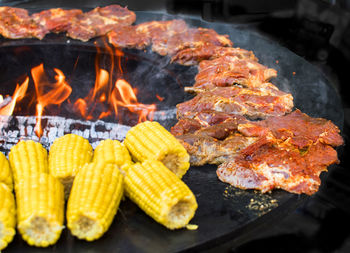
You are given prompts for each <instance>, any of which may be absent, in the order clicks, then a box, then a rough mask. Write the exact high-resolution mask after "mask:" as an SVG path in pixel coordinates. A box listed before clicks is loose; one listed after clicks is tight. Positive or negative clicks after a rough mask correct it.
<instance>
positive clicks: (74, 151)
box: [49, 134, 93, 197]
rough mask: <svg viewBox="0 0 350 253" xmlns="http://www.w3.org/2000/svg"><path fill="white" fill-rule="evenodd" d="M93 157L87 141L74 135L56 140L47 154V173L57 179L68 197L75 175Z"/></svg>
mask: <svg viewBox="0 0 350 253" xmlns="http://www.w3.org/2000/svg"><path fill="white" fill-rule="evenodd" d="M92 155H93V150H92V147H91V145H90V143H89V141H88V140H87V139H85V138H83V137H81V136H79V135H76V134H66V135H64V136H62V137H59V138H57V139H56V140H55V141H54V142H53V144H52V146H51V148H50V152H49V172H50V174H51V175H53V176H54V177H55V178H57V179H59V180H60V181H61V183H62V184H63V186H64V192H65V196H66V197H68V195H69V192H70V189H71V187H72V183H73V180H74V177H75V175H76V174H77V172H78V171H79V169H80V168H81V167H82V166H84V165H85V163H88V162H90V161H91V159H92Z"/></svg>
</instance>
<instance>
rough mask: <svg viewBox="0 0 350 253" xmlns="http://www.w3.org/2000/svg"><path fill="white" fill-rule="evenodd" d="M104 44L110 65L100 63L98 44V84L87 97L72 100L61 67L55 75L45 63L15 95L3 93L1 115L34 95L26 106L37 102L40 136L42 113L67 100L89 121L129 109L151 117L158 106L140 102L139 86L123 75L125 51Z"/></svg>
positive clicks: (119, 116) (139, 117)
mask: <svg viewBox="0 0 350 253" xmlns="http://www.w3.org/2000/svg"><path fill="white" fill-rule="evenodd" d="M104 47H105V49H106V50H107V53H108V55H109V57H110V65H109V66H108V68H107V69H106V67H103V68H102V67H101V66H100V58H99V57H100V55H101V49H100V48H99V47H97V55H96V58H95V72H96V78H95V83H94V86H93V87H92V89H91V90H90V91H89V92H88V94H87V95H86V96H85V97H83V98H77V99H76V100H75V101H71V99H70V98H69V97H70V95H71V93H72V87H71V86H70V85H69V84H68V82H67V79H66V76H65V75H64V73H63V72H62V71H61V70H60V69H57V68H54V69H53V71H54V72H55V75H54V78H52V76H50V75H49V74H48V73H49V71H45V69H44V64H43V63H42V64H40V65H38V66H36V67H33V68H32V69H31V75H30V76H31V78H32V80H33V82H31V80H30V77H29V76H27V78H26V79H25V81H24V82H23V83H22V84H21V85H18V84H17V86H16V89H15V91H14V93H13V95H12V96H8V95H7V96H3V95H1V94H0V115H12V114H13V112H14V110H15V107H16V104H18V102H19V101H20V100H22V99H23V98H24V97H25V96H26V95H28V96H27V97H28V98H31V97H32V101H31V102H29V103H28V105H27V106H28V108H32V105H33V106H34V105H35V110H36V112H35V113H36V117H37V122H36V125H35V129H34V130H35V133H36V135H37V136H38V137H41V136H42V134H43V129H42V116H43V115H44V114H45V112H46V111H48V107H49V106H52V105H56V108H58V109H59V108H60V106H61V105H62V103H64V102H65V101H66V104H65V108H68V110H69V111H73V112H75V113H77V114H78V115H80V117H83V118H84V119H87V120H93V119H103V118H106V117H112V116H113V114H114V117H115V118H116V119H119V120H120V119H122V117H123V113H125V112H127V111H129V112H131V113H132V114H133V115H135V116H136V117H137V118H136V119H137V121H138V122H142V121H146V120H152V119H153V114H154V112H155V110H156V105H155V104H142V103H140V102H139V101H138V98H137V89H136V88H133V87H132V86H131V85H130V84H129V83H128V82H127V81H126V80H125V79H124V78H123V68H122V60H121V57H122V56H123V52H122V51H119V50H118V49H114V48H111V47H110V46H108V45H107V44H105V45H104ZM77 62H78V59H77V61H76V63H75V65H74V67H73V68H76V64H77ZM73 70H74V69H73ZM30 83H33V84H34V91H35V96H32V93H28V92H29V91H27V90H28V86H29V84H30ZM32 90H33V89H32ZM155 96H156V98H157V99H158V100H159V101H162V100H163V98H162V97H160V96H159V95H157V94H155ZM32 103H34V104H32ZM122 112H123V113H122Z"/></svg>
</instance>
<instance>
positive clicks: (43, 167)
mask: <svg viewBox="0 0 350 253" xmlns="http://www.w3.org/2000/svg"><path fill="white" fill-rule="evenodd" d="M9 161H10V165H11V169H12V173H13V178H14V182H15V184H16V183H17V182H18V179H19V178H20V179H23V178H26V177H28V176H29V175H31V174H33V173H36V174H37V173H40V172H43V173H48V171H49V170H48V163H47V151H46V149H45V148H44V147H43V146H42V145H41V144H40V143H38V142H34V141H31V140H30V141H20V142H19V143H17V144H16V145H15V146H13V147H12V148H11V151H10V153H9Z"/></svg>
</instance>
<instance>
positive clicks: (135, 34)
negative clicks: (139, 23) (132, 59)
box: [108, 26, 151, 49]
mask: <svg viewBox="0 0 350 253" xmlns="http://www.w3.org/2000/svg"><path fill="white" fill-rule="evenodd" d="M108 42H109V43H110V44H112V45H113V46H115V47H122V48H137V49H145V48H146V47H147V46H148V45H150V43H151V40H150V39H149V38H148V37H147V36H144V34H143V33H141V32H139V31H138V30H137V29H136V26H120V27H118V28H117V29H114V30H113V31H111V32H109V33H108Z"/></svg>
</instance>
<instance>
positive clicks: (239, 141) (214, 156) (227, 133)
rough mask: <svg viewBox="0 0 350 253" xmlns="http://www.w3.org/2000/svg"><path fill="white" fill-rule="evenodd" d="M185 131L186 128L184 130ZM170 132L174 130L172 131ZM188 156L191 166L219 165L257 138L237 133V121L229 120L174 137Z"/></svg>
mask: <svg viewBox="0 0 350 253" xmlns="http://www.w3.org/2000/svg"><path fill="white" fill-rule="evenodd" d="M184 129H186V128H184ZM172 132H174V130H173V129H172ZM176 138H178V140H180V142H181V143H182V144H183V145H184V147H185V148H186V150H187V152H188V153H189V154H190V157H191V158H190V163H191V164H192V165H197V166H198V165H203V164H206V163H210V164H221V163H223V162H225V161H227V160H232V159H233V158H234V157H235V156H236V155H237V154H238V153H239V151H240V150H242V149H244V148H246V147H248V146H249V145H250V144H252V143H254V141H255V140H256V139H257V137H246V136H243V135H242V134H239V133H238V132H237V119H235V118H229V119H227V120H225V121H224V122H222V123H219V124H217V125H213V126H209V127H206V128H201V129H199V130H196V131H193V129H192V130H191V131H185V134H183V135H178V136H176Z"/></svg>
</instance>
